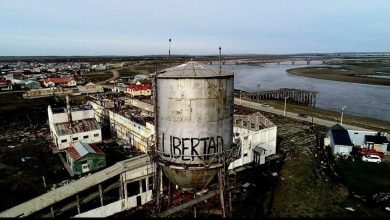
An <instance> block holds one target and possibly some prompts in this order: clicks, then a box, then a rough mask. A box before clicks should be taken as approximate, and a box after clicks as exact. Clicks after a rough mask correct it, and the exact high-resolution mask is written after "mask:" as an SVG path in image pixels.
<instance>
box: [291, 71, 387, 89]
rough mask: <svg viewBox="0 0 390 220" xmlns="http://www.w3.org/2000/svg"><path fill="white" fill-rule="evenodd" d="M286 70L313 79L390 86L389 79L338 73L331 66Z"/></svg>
mask: <svg viewBox="0 0 390 220" xmlns="http://www.w3.org/2000/svg"><path fill="white" fill-rule="evenodd" d="M287 72H288V73H290V74H293V75H297V76H304V77H310V78H315V79H324V80H332V81H340V82H351V83H360V84H368V85H380V86H390V80H389V79H381V78H373V77H361V76H355V75H354V74H351V73H340V71H336V70H335V71H334V70H332V69H331V68H326V67H300V68H292V69H288V70H287Z"/></svg>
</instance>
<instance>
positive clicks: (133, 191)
mask: <svg viewBox="0 0 390 220" xmlns="http://www.w3.org/2000/svg"><path fill="white" fill-rule="evenodd" d="M139 193H140V192H139V181H135V182H132V183H128V184H127V197H131V196H135V195H138V194H139Z"/></svg>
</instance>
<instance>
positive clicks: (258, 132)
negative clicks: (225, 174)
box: [229, 112, 277, 169]
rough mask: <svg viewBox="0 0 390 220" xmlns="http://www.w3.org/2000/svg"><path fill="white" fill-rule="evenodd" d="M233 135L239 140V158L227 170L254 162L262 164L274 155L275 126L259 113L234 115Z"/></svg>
mask: <svg viewBox="0 0 390 220" xmlns="http://www.w3.org/2000/svg"><path fill="white" fill-rule="evenodd" d="M233 133H234V135H235V138H240V139H241V150H240V158H239V159H237V160H235V161H233V162H232V163H231V164H230V165H229V169H234V168H236V167H240V166H243V165H245V164H248V163H251V162H255V163H257V164H263V163H264V162H265V158H266V157H268V156H270V155H273V154H275V153H276V135H277V126H276V125H275V124H274V123H272V122H271V121H270V120H268V119H267V118H266V117H264V116H263V115H261V114H260V113H259V112H256V113H253V114H251V115H234V121H233Z"/></svg>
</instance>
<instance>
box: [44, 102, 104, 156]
mask: <svg viewBox="0 0 390 220" xmlns="http://www.w3.org/2000/svg"><path fill="white" fill-rule="evenodd" d="M47 112H48V118H49V128H50V135H51V137H52V139H53V142H54V143H55V144H56V145H57V146H58V147H59V149H60V150H62V149H65V148H68V147H69V146H70V145H71V144H73V143H75V142H77V141H81V140H82V141H84V142H86V143H88V144H93V143H100V142H102V131H101V129H100V127H99V129H98V130H92V131H87V132H81V133H77V134H69V135H62V136H59V135H58V134H57V132H56V130H55V127H54V125H55V124H56V123H63V122H67V121H68V115H67V113H54V114H53V111H52V109H51V107H50V106H48V108H47ZM89 118H95V112H94V110H82V111H73V112H72V121H77V120H82V119H89ZM95 134H98V136H97V137H95V136H94V135H95ZM86 135H88V138H86V139H85V138H84V136H86ZM76 137H77V138H78V139H77V140H73V138H76ZM62 140H66V142H65V143H62Z"/></svg>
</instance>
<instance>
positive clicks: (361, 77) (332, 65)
mask: <svg viewBox="0 0 390 220" xmlns="http://www.w3.org/2000/svg"><path fill="white" fill-rule="evenodd" d="M327 64H329V65H327V66H314V67H303V68H293V69H289V70H287V72H288V73H291V74H294V75H298V76H305V77H311V78H317V79H325V80H334V81H341V82H352V83H362V84H370V85H383V86H390V78H389V74H390V73H389V71H390V60H389V59H356V60H335V61H330V62H327Z"/></svg>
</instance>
